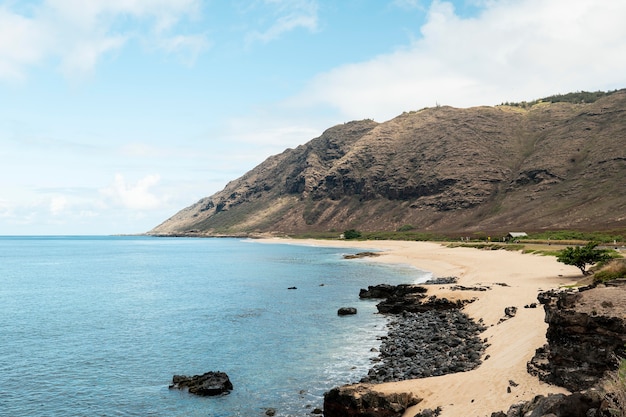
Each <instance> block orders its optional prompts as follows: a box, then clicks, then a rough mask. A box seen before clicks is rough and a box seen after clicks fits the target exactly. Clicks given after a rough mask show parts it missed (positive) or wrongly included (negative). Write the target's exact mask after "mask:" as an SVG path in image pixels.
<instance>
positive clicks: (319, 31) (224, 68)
mask: <svg viewBox="0 0 626 417" xmlns="http://www.w3.org/2000/svg"><path fill="white" fill-rule="evenodd" d="M625 21H626V2H624V1H623V0H601V1H598V0H456V1H443V0H436V1H429V0H388V1H385V0H342V1H336V0H249V1H243V0H232V1H226V0H204V1H202V0H89V1H84V0H40V1H19V0H0V161H1V164H0V234H117V233H141V232H145V231H147V230H149V229H151V228H152V227H154V226H156V225H157V224H159V223H160V222H161V221H163V220H165V219H166V218H168V217H169V216H171V215H173V214H174V213H175V212H177V211H178V210H180V209H182V208H184V207H186V206H188V205H190V204H192V203H194V202H195V201H197V200H199V199H200V198H202V197H205V196H208V195H211V194H213V193H215V192H217V191H219V190H220V189H222V188H223V187H224V186H225V185H226V183H227V182H228V181H230V180H233V179H235V178H237V177H239V176H240V175H242V174H244V173H245V172H246V171H248V170H250V169H252V168H253V167H254V166H256V165H257V164H259V163H261V162H262V161H263V160H265V159H266V158H267V157H268V156H270V155H273V154H277V153H280V152H282V151H283V150H284V149H286V148H294V147H296V146H298V145H300V144H303V143H305V142H307V141H308V140H310V139H312V138H314V137H317V136H319V135H320V134H321V133H322V132H323V131H324V130H325V129H326V128H328V127H331V126H333V125H335V124H338V123H343V122H346V121H350V120H356V119H366V118H371V119H374V120H376V121H379V122H383V121H385V120H389V119H391V118H393V117H394V116H396V115H398V114H401V113H402V112H403V111H410V110H418V109H421V108H424V107H432V106H435V105H437V104H440V105H452V106H456V107H471V106H478V105H496V104H500V103H502V102H504V101H521V100H532V99H535V98H539V97H543V96H547V95H551V94H555V93H566V92H570V91H579V90H592V91H595V90H609V89H616V88H624V87H626V25H624V24H623V22H625Z"/></svg>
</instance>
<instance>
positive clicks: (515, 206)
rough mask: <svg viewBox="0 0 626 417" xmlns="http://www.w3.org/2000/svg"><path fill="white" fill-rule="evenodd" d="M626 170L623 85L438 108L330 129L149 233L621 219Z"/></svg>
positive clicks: (608, 223)
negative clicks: (573, 96) (525, 102)
mask: <svg viewBox="0 0 626 417" xmlns="http://www.w3.org/2000/svg"><path fill="white" fill-rule="evenodd" d="M625 179H626V90H621V91H618V92H615V93H613V94H611V95H607V96H605V97H602V98H600V99H599V100H597V101H595V102H593V103H590V104H573V103H564V102H561V103H542V102H539V103H537V104H535V105H533V106H532V107H530V108H528V109H524V108H520V107H512V106H497V107H476V108H469V109H457V108H451V107H436V108H428V109H424V110H420V111H417V112H409V113H404V114H402V115H400V116H398V117H396V118H394V119H392V120H390V121H387V122H384V123H376V122H374V121H371V120H363V121H355V122H350V123H346V124H343V125H338V126H335V127H332V128H330V129H328V130H327V131H325V132H324V133H323V134H322V135H321V136H320V137H318V138H316V139H313V140H311V141H310V142H308V143H306V144H304V145H301V146H298V147H297V148H296V149H287V150H286V151H284V152H283V153H281V154H279V155H275V156H272V157H270V158H268V159H267V160H266V161H265V162H263V163H261V164H260V165H258V166H257V167H256V168H254V169H252V170H251V171H249V172H248V173H246V174H245V175H244V176H242V177H241V178H239V179H237V180H234V181H232V182H230V183H229V184H228V185H227V186H226V187H225V188H224V189H223V190H222V191H220V192H218V193H216V194H214V195H212V196H210V197H207V198H203V199H202V200H200V201H199V202H197V203H196V204H194V205H192V206H190V207H188V208H186V209H184V210H182V211H180V212H179V213H177V214H176V215H174V216H173V217H171V218H170V219H168V220H166V221H165V222H163V223H162V224H161V225H159V226H157V227H156V228H154V229H153V230H151V231H150V232H149V233H150V234H190V233H199V234H245V233H257V232H280V233H300V232H305V231H328V230H338V231H343V230H345V229H349V228H356V229H360V230H364V231H365V230H371V231H373V230H396V229H397V228H399V227H401V226H403V225H412V226H413V227H414V228H415V229H417V230H423V231H437V232H442V233H456V232H471V231H480V230H482V231H485V230H486V231H506V230H518V229H519V230H540V229H561V228H570V229H581V230H587V229H609V228H624V227H626V186H625V185H626V180H625Z"/></svg>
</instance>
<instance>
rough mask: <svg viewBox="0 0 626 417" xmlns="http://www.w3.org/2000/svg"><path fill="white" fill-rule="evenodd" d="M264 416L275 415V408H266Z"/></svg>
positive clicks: (270, 416)
mask: <svg viewBox="0 0 626 417" xmlns="http://www.w3.org/2000/svg"><path fill="white" fill-rule="evenodd" d="M265 415H266V416H269V417H272V416H275V415H276V409H275V408H266V409H265Z"/></svg>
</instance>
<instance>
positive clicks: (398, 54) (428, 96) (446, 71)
mask: <svg viewBox="0 0 626 417" xmlns="http://www.w3.org/2000/svg"><path fill="white" fill-rule="evenodd" d="M485 3H486V7H485V9H483V11H482V12H481V13H480V14H479V15H478V16H475V17H472V18H461V17H459V16H458V15H457V14H456V13H455V10H454V6H453V5H452V3H449V2H445V1H433V2H432V4H431V6H430V8H429V9H428V14H427V21H426V24H424V25H423V26H422V27H421V29H420V30H421V36H420V37H419V38H417V40H415V41H413V42H412V43H411V44H410V45H408V46H406V47H404V48H401V49H398V50H397V51H395V52H392V53H389V54H384V55H380V56H377V57H375V58H373V59H371V60H369V61H366V62H359V63H351V64H347V65H343V66H340V67H338V68H335V69H333V70H331V71H328V72H325V73H323V74H319V75H318V76H316V77H315V78H314V79H313V80H312V81H311V82H310V83H309V85H308V87H307V88H306V89H305V90H304V91H303V92H302V93H301V94H299V95H298V96H297V97H295V98H293V99H292V100H290V101H289V102H288V103H289V104H290V105H298V106H304V107H310V106H331V107H333V108H335V109H337V110H338V111H340V112H341V114H343V115H344V116H345V117H346V118H347V119H352V118H366V117H371V118H375V119H377V120H386V119H389V118H391V117H394V116H395V115H397V114H400V113H401V112H402V111H406V110H416V109H419V108H422V107H428V106H434V105H436V104H446V105H453V106H458V107H468V106H476V105H494V104H500V103H501V102H503V101H522V100H531V99H534V98H540V97H543V96H546V95H550V94H556V93H567V92H571V91H578V90H598V89H603V90H606V89H614V88H622V87H625V84H626V25H624V23H623V22H624V21H626V2H623V1H621V0H603V1H600V2H598V1H595V0H551V1H544V0H517V1H488V2H485Z"/></svg>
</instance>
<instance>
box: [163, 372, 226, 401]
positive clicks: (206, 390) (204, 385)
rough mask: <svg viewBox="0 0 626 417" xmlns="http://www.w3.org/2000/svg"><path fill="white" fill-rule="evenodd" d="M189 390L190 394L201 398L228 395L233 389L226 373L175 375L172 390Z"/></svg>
mask: <svg viewBox="0 0 626 417" xmlns="http://www.w3.org/2000/svg"><path fill="white" fill-rule="evenodd" d="M173 388H177V389H187V390H188V391H189V393H191V394H195V395H201V396H214V395H222V394H228V393H229V392H230V391H231V390H232V389H233V384H232V383H231V382H230V379H229V378H228V375H226V374H225V373H224V372H219V371H218V372H207V373H205V374H202V375H194V376H185V375H174V377H173V378H172V384H171V385H170V389H173Z"/></svg>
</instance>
